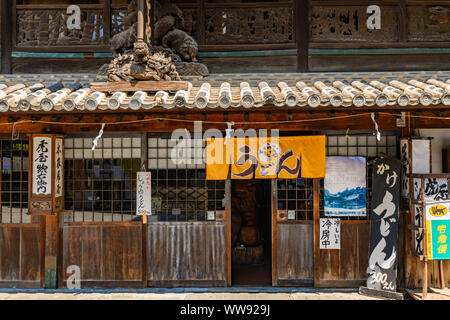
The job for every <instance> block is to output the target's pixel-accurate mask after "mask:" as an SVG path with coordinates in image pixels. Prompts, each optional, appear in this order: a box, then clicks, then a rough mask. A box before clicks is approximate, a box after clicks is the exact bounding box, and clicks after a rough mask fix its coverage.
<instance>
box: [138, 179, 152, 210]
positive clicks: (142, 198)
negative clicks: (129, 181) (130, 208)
mask: <svg viewBox="0 0 450 320" xmlns="http://www.w3.org/2000/svg"><path fill="white" fill-rule="evenodd" d="M151 214H152V179H151V173H150V172H137V173H136V215H138V216H142V215H151Z"/></svg>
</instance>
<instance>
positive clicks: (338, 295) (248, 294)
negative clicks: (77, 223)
mask: <svg viewBox="0 0 450 320" xmlns="http://www.w3.org/2000/svg"><path fill="white" fill-rule="evenodd" d="M0 300H378V299H377V298H372V297H368V296H363V295H360V294H359V293H358V290H357V289H348V290H345V289H344V290H331V289H330V290H327V289H321V290H315V289H309V290H305V289H302V290H299V289H279V290H277V289H271V290H267V289H256V288H255V289H248V288H245V289H238V288H233V289H232V290H231V291H230V290H228V291H226V290H211V289H210V290H207V289H165V290H163V289H160V290H158V289H156V290H153V291H150V290H142V291H125V290H123V291H119V290H111V291H105V290H81V291H79V292H73V291H63V290H58V291H56V290H48V291H43V290H16V289H10V290H8V289H0Z"/></svg>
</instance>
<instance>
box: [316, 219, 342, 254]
mask: <svg viewBox="0 0 450 320" xmlns="http://www.w3.org/2000/svg"><path fill="white" fill-rule="evenodd" d="M319 237H320V238H319V244H320V246H319V247H320V249H338V250H340V249H341V219H339V218H320V232H319Z"/></svg>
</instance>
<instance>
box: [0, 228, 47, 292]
mask: <svg viewBox="0 0 450 320" xmlns="http://www.w3.org/2000/svg"><path fill="white" fill-rule="evenodd" d="M40 257H41V238H40V227H39V225H34V224H33V225H25V226H24V225H14V224H12V225H0V287H8V286H14V287H38V286H39V285H40V273H41V259H40Z"/></svg>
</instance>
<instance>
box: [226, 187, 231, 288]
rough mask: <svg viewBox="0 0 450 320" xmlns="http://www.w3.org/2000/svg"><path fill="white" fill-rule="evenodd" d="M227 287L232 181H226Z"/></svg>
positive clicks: (229, 256)
mask: <svg viewBox="0 0 450 320" xmlns="http://www.w3.org/2000/svg"><path fill="white" fill-rule="evenodd" d="M225 214H226V237H225V238H226V242H227V243H226V250H227V252H226V254H225V256H226V257H227V264H226V266H227V270H226V273H227V286H231V277H232V275H231V180H230V179H227V180H225Z"/></svg>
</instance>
